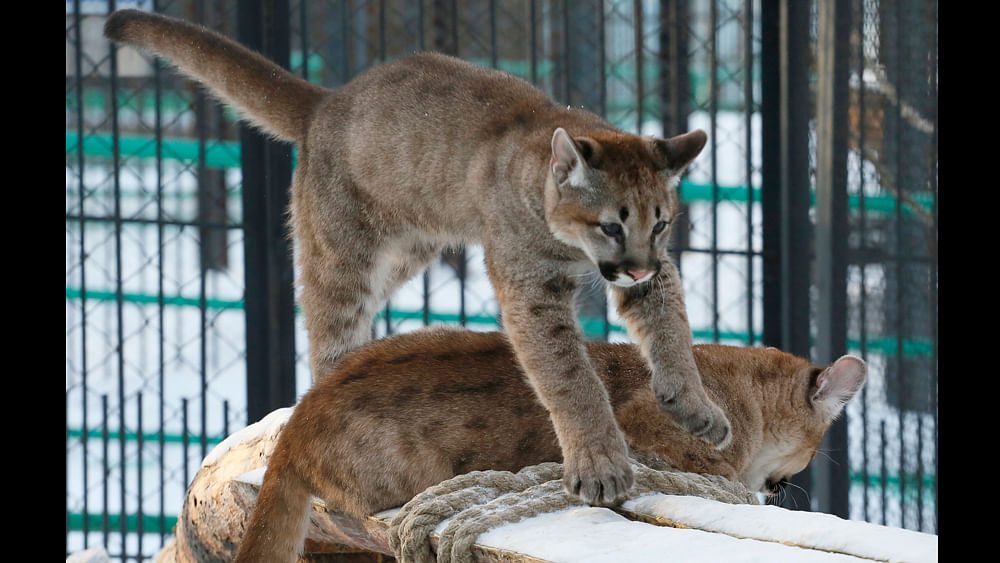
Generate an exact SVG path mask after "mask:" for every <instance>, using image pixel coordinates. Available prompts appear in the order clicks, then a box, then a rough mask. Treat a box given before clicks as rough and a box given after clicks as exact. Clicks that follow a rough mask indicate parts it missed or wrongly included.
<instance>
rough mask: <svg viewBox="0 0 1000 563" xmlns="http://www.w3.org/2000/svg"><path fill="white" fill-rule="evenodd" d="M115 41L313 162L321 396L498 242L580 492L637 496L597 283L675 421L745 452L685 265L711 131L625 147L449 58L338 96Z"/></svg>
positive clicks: (166, 25) (299, 177)
mask: <svg viewBox="0 0 1000 563" xmlns="http://www.w3.org/2000/svg"><path fill="white" fill-rule="evenodd" d="M104 33H105V35H106V36H107V37H109V38H111V39H113V40H115V41H118V42H121V43H124V44H128V45H133V46H135V47H138V48H141V49H144V50H146V51H149V52H152V53H154V54H156V55H159V56H161V57H164V58H165V59H167V61H169V62H170V63H172V64H174V65H176V66H177V67H178V68H179V69H180V71H181V72H182V73H184V74H185V75H188V76H190V77H193V78H194V79H196V80H198V81H200V82H201V83H203V84H204V85H205V86H207V87H208V89H209V90H210V91H211V92H212V93H213V94H214V95H215V96H217V97H218V98H219V99H220V100H222V101H223V102H224V103H227V104H229V105H231V106H232V107H234V108H235V109H236V110H237V112H238V113H239V115H240V116H241V118H242V119H245V120H246V121H248V122H249V123H251V124H252V125H254V126H256V127H258V128H260V129H261V130H263V131H264V132H266V133H268V134H270V135H272V136H273V137H275V138H277V139H280V140H283V141H288V142H294V143H296V145H297V146H298V149H299V153H298V164H297V168H296V171H295V179H294V182H293V183H292V187H291V206H290V207H291V209H290V211H291V213H290V217H291V227H292V235H293V237H294V240H295V242H296V244H297V251H298V259H299V262H300V266H301V277H300V279H299V280H298V282H299V283H300V284H301V286H302V288H301V289H302V292H301V305H302V310H303V312H304V314H305V318H306V328H307V330H308V333H309V347H310V362H311V367H312V372H313V377H314V380H317V379H319V378H320V377H322V376H323V375H325V374H327V373H329V372H330V371H331V370H332V368H333V367H334V366H335V365H336V364H337V361H338V359H339V358H340V357H341V355H342V354H344V353H345V352H347V351H349V350H351V349H353V348H355V347H357V346H359V345H361V344H363V343H365V342H366V341H368V340H369V339H370V333H371V323H372V319H373V318H374V315H375V314H376V312H377V311H378V310H379V308H380V307H381V305H382V303H384V301H385V300H386V299H387V298H388V297H389V296H390V295H391V294H392V292H393V291H394V290H395V289H396V288H397V287H398V286H399V285H400V284H402V283H404V282H405V281H407V280H408V279H409V278H411V277H412V276H414V275H415V274H416V273H418V272H419V271H421V270H422V269H423V268H424V267H425V266H426V265H427V264H428V263H429V262H430V261H431V260H432V259H433V258H434V257H435V256H437V255H438V253H439V252H440V251H441V249H442V248H443V247H445V246H446V245H449V244H456V243H481V244H482V245H483V248H484V252H485V261H486V267H487V271H488V274H489V278H490V280H491V282H492V284H493V287H494V289H495V290H496V295H497V299H498V301H499V304H500V309H501V312H502V314H503V319H504V325H505V330H506V332H507V334H508V336H509V338H510V341H511V344H512V345H513V349H514V354H515V356H516V357H517V360H518V362H519V363H520V365H521V367H522V368H523V369H524V372H525V374H526V375H527V377H528V380H529V381H530V382H531V386H532V388H533V389H534V391H535V392H536V393H537V395H538V398H539V399H540V400H541V402H542V404H544V405H545V408H546V409H547V410H548V412H549V413H550V414H551V415H552V421H553V423H554V426H555V433H556V434H555V435H556V436H557V437H558V441H559V444H560V446H561V448H562V452H563V457H564V458H565V468H566V471H565V478H564V483H565V485H566V487H567V490H568V491H570V492H571V493H574V494H577V495H579V496H580V498H582V499H583V500H584V501H585V502H588V503H592V504H613V503H616V502H618V501H620V500H622V499H623V498H624V497H625V495H626V492H627V491H628V489H629V488H630V487H631V485H632V482H633V476H632V470H631V467H630V465H629V463H628V457H627V450H626V446H625V439H624V437H623V435H622V432H621V430H620V429H619V428H618V427H617V425H616V424H615V418H614V415H613V413H612V411H611V405H610V403H609V401H608V393H607V392H606V390H605V389H604V387H603V386H602V385H601V382H600V379H599V378H598V376H597V373H596V372H595V371H594V366H593V365H592V363H591V361H590V358H589V357H588V355H587V353H586V349H585V347H584V344H583V339H582V337H581V336H580V334H579V327H578V322H577V318H576V315H575V313H574V298H575V296H576V293H577V290H578V285H579V280H580V279H581V276H583V275H585V274H594V275H596V274H598V273H599V275H601V276H603V277H604V278H605V279H606V280H607V282H609V283H610V286H611V289H612V291H613V293H614V300H615V302H616V304H617V306H618V310H619V312H620V314H621V315H622V317H623V318H625V319H626V322H627V325H628V329H629V334H630V335H631V337H632V338H633V340H634V341H636V342H637V343H638V344H639V349H640V350H641V352H642V355H643V357H644V358H645V359H646V361H647V362H648V363H649V366H650V370H651V371H652V377H651V386H652V391H653V393H654V394H655V396H656V397H657V400H658V401H659V405H660V407H661V408H663V409H664V410H666V411H667V412H668V413H670V414H672V415H673V416H674V417H675V418H676V419H677V421H678V423H679V424H680V425H681V427H683V428H684V429H686V430H688V431H689V432H691V433H693V434H694V435H696V436H699V437H701V438H702V439H704V440H706V441H707V442H709V443H711V444H714V445H716V446H718V447H720V448H725V447H726V445H727V444H728V443H729V441H730V439H731V430H730V423H729V420H728V419H727V418H726V415H725V413H723V411H722V410H721V409H720V408H719V407H718V406H717V405H716V404H714V403H713V402H712V400H711V399H710V398H709V396H708V395H707V394H706V392H705V388H704V386H703V385H702V382H701V380H700V378H699V376H698V370H697V367H696V366H695V360H694V357H693V355H692V353H691V343H692V340H691V330H690V327H689V326H688V320H687V315H686V311H685V305H684V298H683V295H682V287H681V280H680V277H679V273H678V271H677V268H676V267H675V266H674V265H673V264H672V263H671V262H670V260H669V257H668V255H667V238H668V237H667V234H668V229H669V227H670V223H671V220H672V219H673V217H674V213H675V212H676V210H677V205H678V201H677V199H678V198H677V194H676V193H675V188H676V186H677V183H678V182H679V181H680V176H681V174H682V173H683V171H684V170H685V169H686V168H687V166H688V165H689V164H690V162H691V161H692V160H693V159H694V158H695V157H696V156H697V155H698V154H699V153H700V152H701V150H702V148H703V147H704V145H705V142H706V135H705V133H704V132H703V131H693V132H691V133H687V134H684V135H680V136H677V137H673V138H670V139H656V138H653V137H642V136H637V135H631V134H628V133H624V132H622V131H620V130H619V129H617V128H615V127H614V126H612V125H611V124H609V123H608V122H606V121H604V120H602V119H601V118H600V117H598V116H596V115H594V114H593V113H590V112H587V111H584V110H581V109H571V108H568V107H565V106H561V105H559V104H557V103H556V102H555V101H553V100H552V99H551V98H549V97H548V96H546V95H545V94H544V93H542V92H541V91H540V90H538V89H536V88H535V87H534V86H532V85H531V84H529V83H528V82H526V81H524V80H521V79H519V78H517V77H514V76H512V75H510V74H507V73H504V72H499V71H495V70H489V69H485V68H481V67H478V66H475V65H472V64H469V63H466V62H463V61H460V60H458V59H455V58H452V57H448V56H444V55H441V54H435V53H423V54H417V55H414V56H411V57H408V58H405V59H402V60H399V61H395V62H390V63H386V64H383V65H381V66H378V67H376V68H373V69H371V70H369V71H368V72H367V73H365V74H363V75H361V76H359V77H357V78H355V79H354V80H353V81H351V82H350V83H349V84H347V85H345V86H343V87H342V88H339V89H337V90H330V89H326V88H322V87H320V86H317V85H314V84H311V83H309V82H307V81H305V80H303V79H301V78H299V77H297V76H294V75H293V74H291V73H290V72H288V71H286V70H285V69H283V68H281V67H280V66H278V65H277V64H274V63H273V62H271V61H268V60H267V59H265V58H264V57H262V56H260V55H259V54H257V53H253V52H251V51H250V50H248V49H246V48H244V47H242V46H241V45H239V44H237V43H235V42H234V41H232V40H230V39H227V38H226V37H224V36H222V35H220V34H218V33H215V32H212V31H210V30H207V29H205V28H203V27H200V26H197V25H193V24H191V23H188V22H184V21H181V20H177V19H173V18H168V17H165V16H162V15H157V14H151V13H146V12H141V11H135V10H124V11H119V12H115V13H114V14H112V15H111V16H110V17H109V18H108V20H107V22H106V24H105V28H104Z"/></svg>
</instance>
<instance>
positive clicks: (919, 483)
mask: <svg viewBox="0 0 1000 563" xmlns="http://www.w3.org/2000/svg"><path fill="white" fill-rule="evenodd" d="M923 453H924V417H922V416H918V417H917V475H916V479H915V481H916V487H917V528H916V529H917V530H919V531H923V529H924V456H923Z"/></svg>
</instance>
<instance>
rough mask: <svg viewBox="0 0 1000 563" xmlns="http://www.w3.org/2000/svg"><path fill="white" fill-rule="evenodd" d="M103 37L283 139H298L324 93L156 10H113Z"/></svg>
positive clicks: (256, 55) (250, 53)
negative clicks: (146, 56) (145, 55)
mask: <svg viewBox="0 0 1000 563" xmlns="http://www.w3.org/2000/svg"><path fill="white" fill-rule="evenodd" d="M104 35H105V37H107V38H109V39H112V40H114V41H116V42H119V43H123V44H126V45H131V46H133V47H136V48H139V49H142V50H144V51H148V52H150V53H153V54H155V55H157V56H159V57H162V58H163V59H165V60H167V61H168V62H169V63H171V64H173V65H175V66H176V67H177V68H178V69H179V70H180V71H181V72H182V73H184V74H185V75H187V76H189V77H191V78H193V79H195V80H197V81H198V82H200V83H202V84H204V85H205V86H206V87H208V89H209V91H210V92H211V93H212V94H213V95H214V96H216V97H218V98H219V99H220V100H221V101H222V102H224V103H226V104H227V105H230V106H232V107H233V108H234V109H235V110H236V111H237V113H239V115H240V117H241V118H242V119H244V120H246V121H248V122H249V123H250V124H252V125H254V126H256V127H259V128H260V129H261V130H263V131H264V132H265V133H268V134H270V135H273V136H274V137H276V138H278V139H281V140H284V141H290V142H296V141H298V140H300V139H301V138H302V137H303V135H304V133H305V126H306V122H307V119H308V117H309V115H310V114H311V113H312V111H313V109H314V108H315V107H316V105H317V104H318V103H319V101H320V99H321V98H322V97H323V96H324V95H326V94H327V93H329V90H327V89H325V88H323V87H321V86H317V85H315V84H312V83H310V82H308V81H306V80H303V79H302V78H299V77H298V76H295V75H294V74H292V73H290V72H288V71H287V70H285V69H284V68H282V67H281V66H279V65H278V64H276V63H274V62H272V61H270V60H268V59H266V58H265V57H263V56H262V55H260V54H259V53H255V52H253V51H251V50H250V49H248V48H246V47H244V46H242V45H240V44H239V43H237V42H235V41H233V40H232V39H229V38H228V37H225V36H224V35H221V34H219V33H217V32H215V31H212V30H210V29H207V28H205V27H202V26H200V25H196V24H193V23H190V22H187V21H184V20H179V19H176V18H171V17H167V16H164V15H161V14H154V13H149V12H143V11H140V10H119V11H117V12H115V13H113V14H111V16H110V17H108V20H107V22H106V23H105V24H104Z"/></svg>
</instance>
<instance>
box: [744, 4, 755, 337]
mask: <svg viewBox="0 0 1000 563" xmlns="http://www.w3.org/2000/svg"><path fill="white" fill-rule="evenodd" d="M753 17H754V15H753V1H752V0H744V2H743V104H744V114H743V117H744V121H743V127H744V130H745V136H744V141H743V142H744V145H745V146H746V160H745V161H744V166H745V169H744V175H745V176H746V182H747V195H746V198H747V211H746V218H747V221H746V239H747V255H746V258H747V263H746V268H747V284H746V292H747V311H746V312H747V346H753V345H754V341H755V337H754V333H753V308H754V295H753V290H754V287H753V260H754V248H753V206H754V197H753V157H752V155H753V150H752V148H753V112H754V103H753V85H754V80H753V63H754V58H753Z"/></svg>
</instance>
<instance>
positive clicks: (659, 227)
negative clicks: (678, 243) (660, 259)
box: [653, 221, 667, 235]
mask: <svg viewBox="0 0 1000 563" xmlns="http://www.w3.org/2000/svg"><path fill="white" fill-rule="evenodd" d="M666 228H667V222H666V221H658V222H657V223H656V224H655V225H653V234H654V235H658V234H660V233H662V232H663V229H666Z"/></svg>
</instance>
